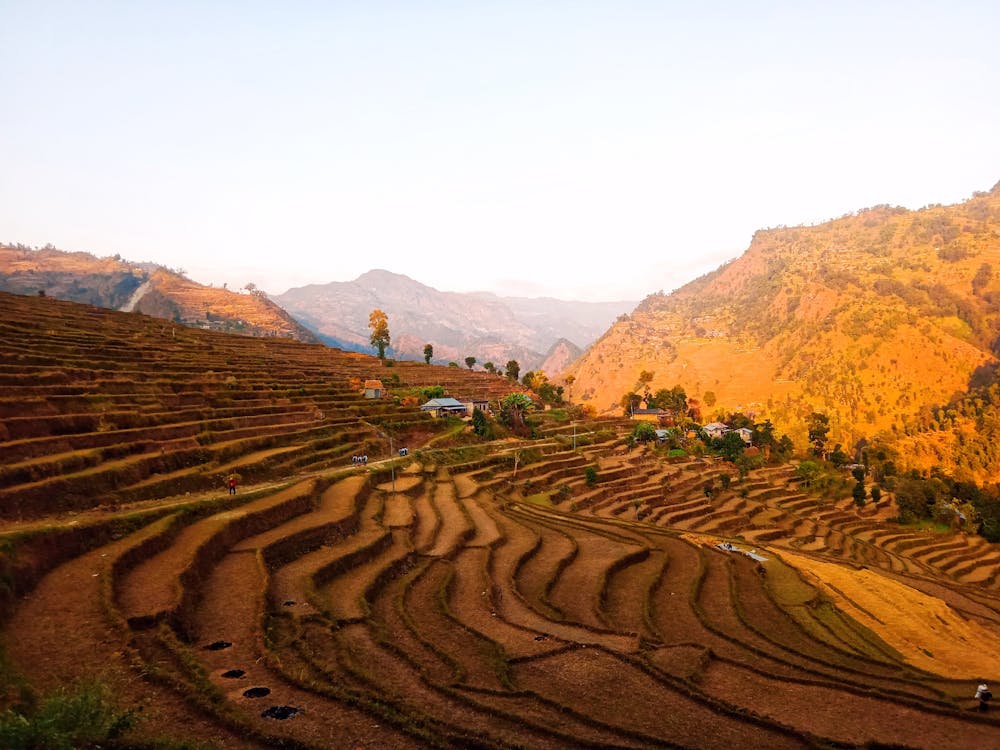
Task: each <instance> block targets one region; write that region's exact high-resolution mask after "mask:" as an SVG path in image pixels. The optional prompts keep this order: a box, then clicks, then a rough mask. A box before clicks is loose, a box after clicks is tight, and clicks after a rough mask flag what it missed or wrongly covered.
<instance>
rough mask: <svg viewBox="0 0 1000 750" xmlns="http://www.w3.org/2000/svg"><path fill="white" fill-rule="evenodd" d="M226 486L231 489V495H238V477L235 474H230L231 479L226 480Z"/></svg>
mask: <svg viewBox="0 0 1000 750" xmlns="http://www.w3.org/2000/svg"><path fill="white" fill-rule="evenodd" d="M226 484H227V485H228V487H229V494H230V495H235V494H236V475H235V474H230V475H229V479H227V480H226Z"/></svg>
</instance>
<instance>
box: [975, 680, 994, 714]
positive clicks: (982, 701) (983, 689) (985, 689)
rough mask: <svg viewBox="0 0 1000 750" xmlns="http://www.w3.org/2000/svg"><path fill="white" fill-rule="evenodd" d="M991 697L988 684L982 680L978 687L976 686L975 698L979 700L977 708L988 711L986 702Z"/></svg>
mask: <svg viewBox="0 0 1000 750" xmlns="http://www.w3.org/2000/svg"><path fill="white" fill-rule="evenodd" d="M992 697H993V693H991V692H990V688H989V686H988V685H987V684H986V683H985V682H984V683H982V684H981V685H980V686H979V687H978V688H976V700H977V701H979V710H980V711H988V710H989V707H988V706H987V705H986V702H987V701H989V700H990V699H991V698H992Z"/></svg>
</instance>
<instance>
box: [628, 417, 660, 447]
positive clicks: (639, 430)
mask: <svg viewBox="0 0 1000 750" xmlns="http://www.w3.org/2000/svg"><path fill="white" fill-rule="evenodd" d="M632 436H633V437H634V438H635V439H636V440H638V441H639V442H640V443H646V442H649V441H650V440H656V428H655V427H653V425H651V424H650V423H649V422H639V424H637V425H636V426H635V429H634V430H632Z"/></svg>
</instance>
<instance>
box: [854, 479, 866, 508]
mask: <svg viewBox="0 0 1000 750" xmlns="http://www.w3.org/2000/svg"><path fill="white" fill-rule="evenodd" d="M867 494H868V493H867V492H865V485H864V482H858V483H857V484H855V485H854V489H853V490H851V496H852V497H853V498H854V504H855V505H857V506H858V507H859V508H864V507H865V496H866V495H867Z"/></svg>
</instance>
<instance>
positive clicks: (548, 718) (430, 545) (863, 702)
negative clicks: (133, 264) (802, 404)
mask: <svg viewBox="0 0 1000 750" xmlns="http://www.w3.org/2000/svg"><path fill="white" fill-rule="evenodd" d="M0 311H2V313H3V315H2V318H0V319H2V321H3V322H2V324H0V325H2V332H3V336H0V364H2V371H0V378H2V380H0V382H2V383H3V385H4V389H3V393H2V396H0V408H2V410H3V411H2V415H3V428H4V430H5V432H4V434H3V435H0V455H2V457H3V463H2V466H3V471H2V473H0V480H2V481H0V488H2V489H0V518H2V519H3V520H2V522H0V524H2V525H0V581H2V583H3V586H2V588H0V594H2V599H0V601H2V604H3V608H2V609H0V617H2V619H0V646H2V653H3V655H4V659H3V660H2V661H0V710H3V709H5V708H8V707H10V708H11V709H12V711H13V712H14V713H6V714H0V732H3V731H8V730H10V728H11V727H12V726H13V723H17V722H20V724H18V725H19V726H21V725H24V723H25V722H27V721H29V719H28V718H22V717H33V716H35V713H34V712H33V709H32V706H33V705H37V701H36V700H33V698H34V697H36V696H40V695H45V694H49V693H51V692H53V691H54V690H56V689H57V688H60V687H62V688H66V687H67V686H70V685H73V684H75V683H76V681H77V680H80V679H83V678H95V677H97V678H99V679H100V680H101V681H102V684H105V685H107V686H108V690H109V691H110V695H112V696H115V697H116V699H117V701H118V704H117V705H118V706H119V707H120V708H119V710H120V711H126V712H127V710H128V709H132V710H141V716H142V717H143V720H142V721H139V722H138V723H137V724H136V725H135V726H134V727H133V728H132V729H130V730H129V731H128V732H127V733H126V735H125V737H124V738H123V740H124V742H125V743H126V744H125V745H124V746H126V747H158V748H165V749H169V748H180V747H190V746H192V744H193V743H205V744H204V745H203V746H208V747H224V748H265V747H281V748H295V749H296V750H319V749H320V748H331V747H349V748H350V747H365V748H426V747H439V748H456V749H457V748H497V749H499V748H511V747H524V748H566V749H569V748H581V747H590V748H608V747H614V748H637V749H638V748H678V747H683V748H717V749H718V750H731V749H732V748H734V747H743V748H817V749H825V748H848V747H865V746H868V747H871V746H892V747H898V748H934V749H935V750H938V749H940V748H945V749H951V748H954V749H955V750H959V749H960V748H968V747H984V748H985V747H996V746H997V745H998V744H1000V719H998V718H997V716H996V712H995V711H989V712H985V713H980V712H977V711H975V710H973V709H974V702H973V701H972V700H971V695H972V692H973V690H974V686H975V684H976V683H977V682H978V681H980V680H982V679H988V680H990V681H991V682H992V681H993V680H995V679H996V678H998V677H1000V648H998V646H997V643H998V642H1000V637H998V636H1000V590H998V587H1000V582H998V573H1000V552H998V551H997V547H996V546H995V545H990V544H989V543H987V542H985V541H984V540H983V539H982V538H980V537H974V536H969V535H966V534H965V533H963V532H960V531H948V530H924V529H921V528H918V527H908V526H901V525H899V524H897V523H894V522H892V521H890V520H889V516H890V515H892V514H893V510H892V507H891V505H890V504H889V503H888V502H882V503H881V504H878V503H873V504H871V505H869V506H866V507H865V508H863V509H858V508H856V507H855V506H854V505H853V504H852V503H851V502H850V500H846V501H840V500H834V499H831V498H829V497H825V496H824V495H822V494H815V493H812V492H810V491H809V490H808V488H806V487H804V486H802V485H801V483H800V481H799V480H798V479H797V473H796V471H795V469H794V467H793V466H792V465H784V464H777V465H770V466H765V467H763V468H760V469H755V470H753V471H750V472H749V473H747V474H745V475H744V474H742V473H738V472H737V469H736V467H735V466H734V465H732V464H729V463H727V462H725V461H722V460H720V459H718V458H717V457H715V456H713V455H712V454H711V453H710V452H708V451H707V450H706V449H704V448H700V447H698V444H697V443H694V444H691V445H689V446H688V449H687V450H677V449H668V448H667V447H666V446H662V447H656V446H653V445H646V446H641V447H638V448H636V449H633V450H630V449H629V447H628V442H627V441H626V440H624V438H625V436H626V435H627V434H629V433H630V432H631V431H632V423H630V422H628V421H626V420H621V419H615V418H611V419H573V418H572V414H571V413H569V412H566V411H563V410H551V411H547V412H544V413H540V414H535V415H533V416H532V418H531V421H532V422H533V423H534V424H533V435H532V437H531V438H530V439H512V438H506V439H502V440H496V441H483V440H479V439H477V438H475V436H473V435H472V434H471V433H470V432H469V429H468V428H467V427H466V426H465V425H464V424H463V423H461V422H458V421H455V420H449V419H433V418H431V417H429V416H428V415H426V414H423V413H421V412H420V411H419V408H418V407H417V406H416V404H415V403H413V400H412V399H410V398H409V397H407V396H406V394H412V393H415V392H418V389H419V388H420V387H422V386H426V385H430V384H434V385H442V386H443V387H444V388H446V389H447V390H448V391H449V392H451V393H453V394H454V395H456V396H474V397H484V398H488V399H489V400H491V401H493V400H495V399H496V398H498V397H500V396H503V395H505V394H506V393H507V392H508V391H509V389H510V388H512V387H513V384H512V383H511V382H510V381H507V380H505V379H504V378H498V377H495V376H489V375H486V374H485V373H472V372H468V371H465V370H461V369H458V368H446V367H436V366H427V365H424V364H422V363H419V364H418V363H403V362H399V363H395V364H394V365H393V366H385V367H383V366H382V365H381V363H379V361H378V360H376V359H374V358H373V357H370V356H364V355H358V354H350V353H346V352H342V351H337V350H332V349H328V348H326V347H320V346H312V345H306V344H301V343H297V342H293V341H287V340H279V339H252V338H247V337H238V336H229V335H225V334H220V333H215V332H208V331H197V330H193V329H189V328H184V327H181V326H177V325H173V324H171V323H169V322H164V321H161V320H156V319H153V318H149V317H147V316H143V315H136V314H125V313H117V312H113V311H108V310H102V309H98V308H93V307H86V306H80V305H75V304H72V303H66V302H60V301H56V300H51V299H40V298H37V297H24V296H10V295H3V294H0ZM373 373H374V374H377V375H378V376H379V377H380V378H381V379H382V381H383V382H384V383H386V384H389V385H390V390H391V391H392V394H393V396H400V395H402V396H404V397H403V398H400V399H399V402H398V403H397V401H396V398H395V397H390V398H385V399H366V398H364V397H363V395H362V394H361V391H360V387H359V384H360V379H361V378H368V377H370V376H372V375H373ZM390 435H391V436H394V437H395V439H396V441H397V442H396V445H397V446H398V445H400V444H402V443H404V442H405V444H406V445H407V446H408V447H410V448H411V450H410V453H409V455H406V456H400V455H398V454H393V455H391V456H389V455H388V454H389V451H388V450H387V446H386V440H387V437H388V436H390ZM358 453H367V454H368V455H369V457H370V459H371V460H370V462H369V463H368V464H367V465H359V464H357V463H355V462H353V461H351V456H352V455H356V454H358ZM232 474H238V475H239V477H240V482H239V486H238V489H237V493H236V494H235V495H231V494H229V493H228V492H227V490H226V489H225V487H224V486H223V484H224V481H225V479H226V478H227V477H228V476H230V475H232ZM94 713H95V712H94V711H92V712H91V713H88V714H86V718H87V720H88V721H89V722H90V724H91V725H92V724H93V721H92V719H91V717H93V716H94ZM123 715H124V716H130V715H131V714H128V713H126V714H123ZM11 716H16V717H17V718H15V719H13V720H11V721H9V720H8V719H9V717H11ZM12 722H13V723H12ZM41 724H42V722H41V721H39V722H38V726H39V727H41ZM120 724H121V726H122V727H125V726H127V723H120ZM89 728H90V729H93V727H92V726H91V727H89ZM40 731H44V729H40ZM3 736H4V735H2V734H0V737H3ZM90 736H93V735H90ZM164 738H170V739H169V740H167V739H164ZM99 742H103V740H100V741H99ZM129 743H131V744H129ZM181 743H189V744H181ZM106 744H107V746H109V747H111V746H118V745H116V744H114V743H106ZM102 746H103V745H102Z"/></svg>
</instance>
